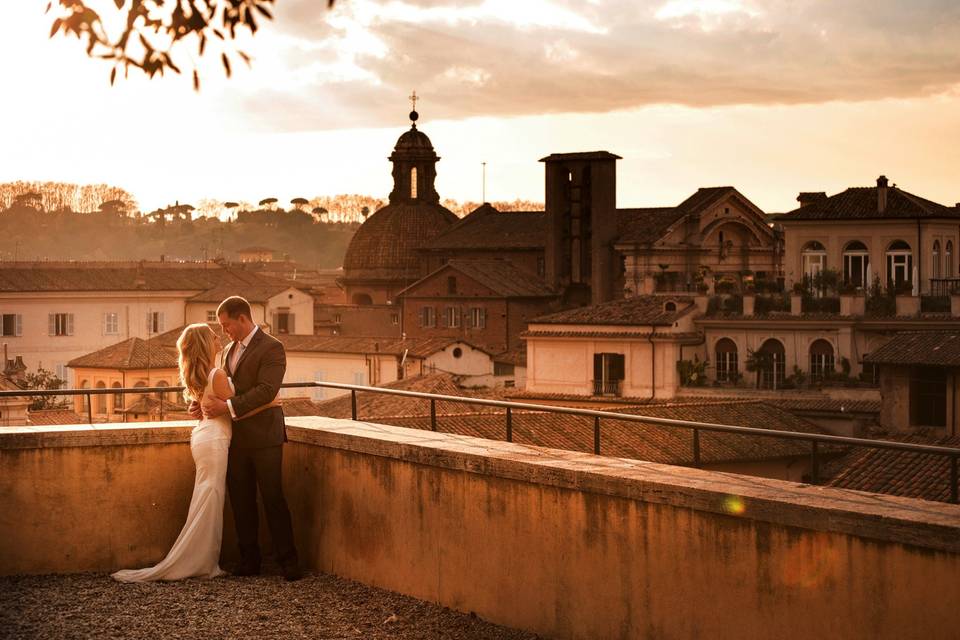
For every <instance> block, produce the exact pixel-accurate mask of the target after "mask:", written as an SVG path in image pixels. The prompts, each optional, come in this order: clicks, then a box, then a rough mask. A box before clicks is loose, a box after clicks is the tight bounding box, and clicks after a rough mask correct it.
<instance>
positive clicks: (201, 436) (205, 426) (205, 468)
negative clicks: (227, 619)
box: [113, 324, 274, 582]
mask: <svg viewBox="0 0 960 640" xmlns="http://www.w3.org/2000/svg"><path fill="white" fill-rule="evenodd" d="M177 350H178V351H179V353H180V383H181V384H182V385H183V386H184V387H185V390H184V392H183V393H184V397H186V398H187V400H188V401H189V400H197V401H198V402H202V401H203V398H204V396H211V395H213V396H216V397H218V398H220V399H221V400H227V399H228V398H232V397H233V395H234V391H233V384H232V382H231V381H230V379H229V378H228V377H227V373H226V372H225V371H224V370H223V369H219V368H217V367H215V366H214V362H216V355H217V353H218V352H219V351H220V350H221V345H220V339H219V338H218V337H217V335H216V334H215V333H214V332H213V330H212V329H211V328H210V327H209V326H207V325H206V324H191V325H189V326H187V327H186V328H185V329H184V330H183V333H182V334H180V338H179V339H178V340H177ZM273 404H274V403H273V402H271V403H270V404H268V405H265V406H264V407H260V408H258V409H256V410H254V411H252V412H250V413H249V414H247V415H245V416H242V417H244V418H245V417H247V416H248V415H252V414H254V413H258V412H259V411H262V410H263V409H265V408H266V407H267V406H273ZM231 429H232V427H231V421H230V415H229V414H226V415H223V416H220V417H219V418H203V419H202V420H200V422H199V424H197V426H196V427H194V428H193V432H192V433H191V434H190V452H191V453H192V454H193V462H194V464H195V465H196V467H197V475H196V480H195V481H194V485H193V497H192V498H191V499H190V510H189V512H188V513H187V521H186V523H185V524H184V525H183V529H182V530H181V531H180V535H179V536H178V537H177V541H176V542H174V543H173V547H172V548H171V549H170V551H169V553H167V556H166V557H165V558H164V559H163V560H161V561H160V564H158V565H156V566H153V567H147V568H146V569H125V570H123V571H117V572H116V573H114V574H113V577H114V579H116V580H119V581H120V582H148V581H152V580H181V579H183V578H193V577H198V578H216V577H218V576H222V575H225V574H226V572H225V571H223V570H222V569H221V568H220V564H219V562H220V544H221V539H222V535H223V500H224V494H225V493H226V475H227V454H228V453H229V450H230V437H231V433H232V431H231Z"/></svg>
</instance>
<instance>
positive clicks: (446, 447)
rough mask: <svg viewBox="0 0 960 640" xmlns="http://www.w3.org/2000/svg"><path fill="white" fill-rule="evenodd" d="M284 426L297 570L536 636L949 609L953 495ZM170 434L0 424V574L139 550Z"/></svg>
mask: <svg viewBox="0 0 960 640" xmlns="http://www.w3.org/2000/svg"><path fill="white" fill-rule="evenodd" d="M288 422H289V424H290V428H289V432H290V440H291V442H290V444H289V445H288V446H287V449H286V454H285V455H286V457H285V473H286V478H285V479H286V485H287V494H288V498H289V500H290V505H291V510H292V512H293V515H294V527H295V532H296V535H297V538H298V545H299V548H300V551H301V555H302V559H303V562H304V564H305V565H306V566H307V567H308V568H309V569H312V570H318V571H324V572H330V573H335V574H338V575H341V576H345V577H348V578H351V579H354V580H359V581H361V582H365V583H368V584H372V585H376V586H380V587H385V588H388V589H392V590H395V591H399V592H402V593H406V594H409V595H412V596H415V597H418V598H421V599H424V600H430V601H434V602H439V603H441V604H444V605H446V606H450V607H452V608H455V609H458V610H462V611H473V612H476V613H477V614H478V615H479V616H480V617H482V618H485V619H488V620H491V621H494V622H497V623H500V624H504V625H508V626H511V627H516V628H524V629H530V630H533V631H536V632H538V633H541V634H543V635H545V636H548V637H556V638H638V637H649V638H692V637H704V638H770V637H777V638H808V637H843V638H903V637H924V638H946V637H953V636H954V634H955V631H956V629H957V627H958V623H960V610H958V608H957V607H956V603H957V602H958V601H960V582H958V581H957V579H956V576H957V575H960V535H958V534H960V507H958V506H956V505H947V504H941V503H930V502H923V501H917V500H909V499H903V498H894V497H888V496H876V495H871V494H864V493H858V492H854V491H844V490H839V489H828V488H822V487H809V486H806V485H798V484H795V483H789V482H782V481H777V480H766V479H759V478H748V477H743V476H737V475H732V474H724V473H717V472H709V471H701V470H695V469H688V468H682V467H671V466H665V465H658V464H651V463H642V462H635V461H628V460H620V459H613V458H600V457H595V456H591V455H586V454H580V453H573V452H566V451H557V450H551V449H539V448H535V447H529V446H522V445H514V444H508V443H500V442H492V441H488V440H478V439H474V438H468V437H463V436H455V435H448V434H438V433H433V432H429V431H420V430H414V429H403V428H399V427H388V426H383V425H375V424H367V423H359V422H351V421H346V420H333V419H326V418H291V419H290V420H289V421H288ZM181 425H182V426H181ZM188 434H189V428H188V427H187V426H185V425H184V423H165V424H155V425H152V426H151V425H143V426H140V425H136V426H132V425H123V426H120V425H116V426H113V425H111V426H98V427H96V428H95V429H91V428H90V427H75V428H69V427H58V428H20V429H12V430H8V431H4V432H0V468H2V470H3V473H2V474H0V540H3V544H2V545H0V574H11V573H45V572H74V571H106V570H112V569H116V568H119V567H131V566H141V565H145V564H149V563H153V562H156V561H157V560H159V559H160V557H162V555H163V554H164V553H165V552H166V550H167V548H168V547H169V545H170V544H171V543H172V541H173V540H174V538H175V537H176V534H177V532H178V529H179V527H180V525H181V523H182V519H183V517H184V514H185V512H186V507H187V503H188V502H189V498H190V489H191V485H192V481H193V470H192V461H191V460H190V456H189V451H188V448H187V447H188V445H187V439H188ZM231 529H232V523H231V521H229V520H228V521H227V525H226V526H225V532H226V533H227V535H228V536H232V531H231ZM225 544H226V545H227V547H228V548H230V549H232V545H233V543H232V539H230V538H228V540H227V541H226V543H225Z"/></svg>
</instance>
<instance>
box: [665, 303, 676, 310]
mask: <svg viewBox="0 0 960 640" xmlns="http://www.w3.org/2000/svg"><path fill="white" fill-rule="evenodd" d="M663 310H664V311H666V312H673V311H676V310H677V303H676V302H667V303H664V305H663Z"/></svg>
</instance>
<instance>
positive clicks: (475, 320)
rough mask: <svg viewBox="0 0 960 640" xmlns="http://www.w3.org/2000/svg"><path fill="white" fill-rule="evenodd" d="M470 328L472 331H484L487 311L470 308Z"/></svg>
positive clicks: (481, 308)
mask: <svg viewBox="0 0 960 640" xmlns="http://www.w3.org/2000/svg"><path fill="white" fill-rule="evenodd" d="M470 326H471V327H473V328H474V329H485V328H486V327H487V310H486V309H484V308H483V307H473V308H471V309H470Z"/></svg>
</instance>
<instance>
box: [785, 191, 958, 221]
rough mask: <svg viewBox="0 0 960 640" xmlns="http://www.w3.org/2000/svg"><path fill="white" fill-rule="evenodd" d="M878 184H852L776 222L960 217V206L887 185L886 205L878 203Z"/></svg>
mask: <svg viewBox="0 0 960 640" xmlns="http://www.w3.org/2000/svg"><path fill="white" fill-rule="evenodd" d="M877 189H878V187H851V188H849V189H847V190H845V191H841V192H840V193H837V194H834V195H832V196H830V197H828V198H823V199H820V200H816V201H815V202H812V203H811V204H808V205H806V206H803V207H800V208H798V209H794V210H793V211H790V212H788V213H785V214H783V215H781V216H780V217H779V218H778V219H777V221H778V222H790V221H792V220H867V219H906V218H951V219H960V208H957V207H947V206H944V205H942V204H939V203H937V202H933V201H932V200H927V199H926V198H921V197H920V196H917V195H914V194H912V193H909V192H907V191H904V190H903V189H899V188H897V187H888V188H887V206H886V208H885V209H884V211H883V212H882V213H881V212H880V211H879V210H878V206H877Z"/></svg>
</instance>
